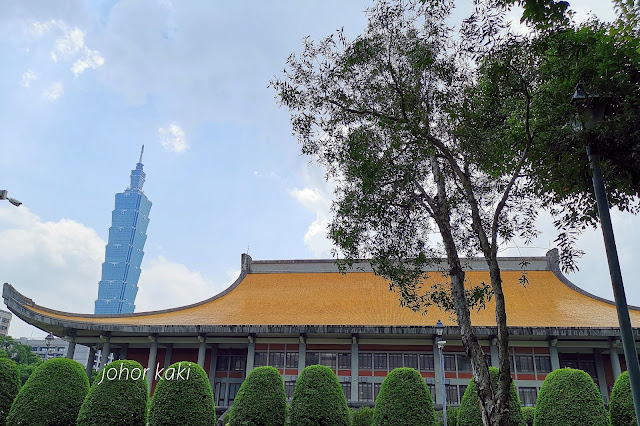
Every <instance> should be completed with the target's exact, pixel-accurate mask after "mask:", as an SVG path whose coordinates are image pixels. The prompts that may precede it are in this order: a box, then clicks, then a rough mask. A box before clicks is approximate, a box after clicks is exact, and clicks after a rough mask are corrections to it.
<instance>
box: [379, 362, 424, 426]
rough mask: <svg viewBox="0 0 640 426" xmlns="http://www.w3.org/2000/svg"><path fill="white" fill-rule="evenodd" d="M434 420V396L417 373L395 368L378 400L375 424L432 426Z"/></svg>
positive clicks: (411, 369)
mask: <svg viewBox="0 0 640 426" xmlns="http://www.w3.org/2000/svg"><path fill="white" fill-rule="evenodd" d="M435 419H436V413H435V411H434V410H433V401H432V400H431V393H430V392H429V390H428V389H427V384H426V383H425V381H424V379H423V378H422V376H421V375H420V373H419V372H418V371H417V370H414V369H413V368H396V369H394V370H393V371H391V372H390V373H389V374H387V377H385V379H384V382H382V386H381V387H380V393H379V394H378V398H376V408H375V413H374V414H373V424H374V425H376V426H382V425H398V426H413V425H416V426H418V425H420V426H422V425H433V424H434V423H435Z"/></svg>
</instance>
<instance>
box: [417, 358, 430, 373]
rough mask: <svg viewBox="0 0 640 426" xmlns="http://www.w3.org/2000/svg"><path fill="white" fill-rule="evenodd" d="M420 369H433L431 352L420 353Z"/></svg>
mask: <svg viewBox="0 0 640 426" xmlns="http://www.w3.org/2000/svg"><path fill="white" fill-rule="evenodd" d="M418 358H419V359H420V371H433V354H420V356H419V357H418Z"/></svg>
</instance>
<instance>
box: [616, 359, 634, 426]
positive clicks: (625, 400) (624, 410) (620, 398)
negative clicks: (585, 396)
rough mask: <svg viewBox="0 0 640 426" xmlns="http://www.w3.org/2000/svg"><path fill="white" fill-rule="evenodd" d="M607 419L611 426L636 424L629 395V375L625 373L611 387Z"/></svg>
mask: <svg viewBox="0 0 640 426" xmlns="http://www.w3.org/2000/svg"><path fill="white" fill-rule="evenodd" d="M609 419H610V420H611V425H612V426H627V425H633V426H636V425H637V424H638V422H637V420H636V411H635V408H634V406H633V395H631V384H630V383H629V373H628V372H626V371H625V372H624V373H622V374H621V375H620V377H618V379H617V380H616V383H615V385H613V390H612V391H611V397H609Z"/></svg>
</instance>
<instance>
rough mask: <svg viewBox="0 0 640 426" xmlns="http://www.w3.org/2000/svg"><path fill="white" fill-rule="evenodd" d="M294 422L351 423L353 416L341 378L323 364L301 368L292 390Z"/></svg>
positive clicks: (301, 425) (297, 425) (299, 425)
mask: <svg viewBox="0 0 640 426" xmlns="http://www.w3.org/2000/svg"><path fill="white" fill-rule="evenodd" d="M291 424H292V425H294V426H320V425H327V426H329V425H331V426H349V425H350V424H351V416H350V414H349V408H348V407H347V399H346V398H345V396H344V393H343V392H342V387H341V386H340V382H338V378H337V377H336V375H335V374H334V373H333V371H331V370H330V369H329V368H328V367H325V366H324V365H310V366H309V367H306V368H305V369H304V370H302V373H301V374H300V376H299V377H298V381H297V382H296V388H295V389H294V391H293V400H292V401H291Z"/></svg>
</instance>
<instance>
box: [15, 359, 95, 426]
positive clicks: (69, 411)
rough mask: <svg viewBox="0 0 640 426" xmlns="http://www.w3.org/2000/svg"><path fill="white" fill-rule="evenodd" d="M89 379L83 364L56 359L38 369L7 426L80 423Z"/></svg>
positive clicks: (67, 425)
mask: <svg viewBox="0 0 640 426" xmlns="http://www.w3.org/2000/svg"><path fill="white" fill-rule="evenodd" d="M88 391H89V379H88V378H87V374H86V373H85V371H84V368H83V367H82V365H80V364H79V363H77V362H76V361H74V360H72V359H67V358H55V359H51V360H49V361H47V362H44V363H42V364H40V365H39V366H38V368H36V369H35V370H34V371H33V373H32V374H31V376H29V379H28V380H27V383H25V384H24V386H22V388H21V389H20V392H18V396H16V399H15V400H14V401H13V404H12V405H11V410H10V411H9V416H8V417H7V426H17V425H25V426H69V425H74V424H75V423H76V417H78V411H80V407H81V406H82V401H84V398H85V397H86V396H87V392H88Z"/></svg>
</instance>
